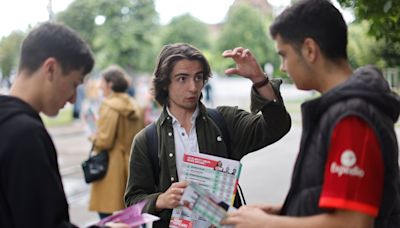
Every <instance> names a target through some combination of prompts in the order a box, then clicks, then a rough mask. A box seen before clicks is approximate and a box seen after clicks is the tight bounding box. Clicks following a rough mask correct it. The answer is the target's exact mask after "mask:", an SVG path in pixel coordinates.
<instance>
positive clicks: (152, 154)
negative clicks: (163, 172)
mask: <svg viewBox="0 0 400 228" xmlns="http://www.w3.org/2000/svg"><path fill="white" fill-rule="evenodd" d="M145 133H146V140H147V150H148V153H147V155H148V156H149V159H150V162H151V167H152V169H153V175H154V180H155V183H156V186H158V184H159V180H160V164H159V163H160V159H159V158H158V133H157V126H156V123H155V122H153V123H151V124H150V125H149V126H147V127H146V129H145Z"/></svg>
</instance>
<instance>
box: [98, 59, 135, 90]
mask: <svg viewBox="0 0 400 228" xmlns="http://www.w3.org/2000/svg"><path fill="white" fill-rule="evenodd" d="M101 74H102V77H103V78H104V80H105V81H106V82H107V83H108V82H111V83H112V85H111V90H112V91H114V92H117V93H122V92H126V90H127V89H128V86H129V82H128V79H127V73H126V72H125V70H124V69H122V68H121V67H120V66H118V65H111V66H109V67H107V68H106V69H105V70H104V71H103V72H102V73H101Z"/></svg>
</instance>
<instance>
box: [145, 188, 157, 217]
mask: <svg viewBox="0 0 400 228" xmlns="http://www.w3.org/2000/svg"><path fill="white" fill-rule="evenodd" d="M160 194H161V193H160V192H158V193H154V194H151V195H148V196H147V197H146V204H145V205H144V207H143V212H144V213H149V214H153V215H157V214H159V213H160V212H161V211H156V202H157V198H158V196H159V195H160Z"/></svg>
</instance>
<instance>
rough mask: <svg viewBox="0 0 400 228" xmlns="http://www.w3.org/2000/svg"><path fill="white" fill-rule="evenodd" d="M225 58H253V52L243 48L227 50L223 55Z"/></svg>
mask: <svg viewBox="0 0 400 228" xmlns="http://www.w3.org/2000/svg"><path fill="white" fill-rule="evenodd" d="M222 56H223V57H232V58H234V57H241V58H245V57H248V56H251V52H250V50H249V49H245V48H242V47H237V48H234V49H233V50H226V51H224V52H223V53H222Z"/></svg>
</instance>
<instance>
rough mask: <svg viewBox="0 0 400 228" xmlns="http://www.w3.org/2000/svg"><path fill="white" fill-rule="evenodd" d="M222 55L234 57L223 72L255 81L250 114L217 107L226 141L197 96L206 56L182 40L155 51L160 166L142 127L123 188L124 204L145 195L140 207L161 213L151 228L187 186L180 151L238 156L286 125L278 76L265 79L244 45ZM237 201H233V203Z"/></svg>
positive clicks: (166, 217) (165, 220) (164, 223)
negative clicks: (182, 177) (155, 170)
mask: <svg viewBox="0 0 400 228" xmlns="http://www.w3.org/2000/svg"><path fill="white" fill-rule="evenodd" d="M224 56H225V57H227V58H232V59H233V60H234V61H235V62H236V68H231V69H228V70H226V73H227V74H239V75H242V76H243V77H246V78H248V79H249V80H251V81H252V82H253V87H252V90H251V110H252V113H249V112H247V111H245V110H241V109H239V108H238V107H228V106H223V107H217V108H216V110H217V111H218V112H219V113H220V115H221V118H223V120H224V121H225V123H226V125H227V131H229V135H230V138H231V140H230V142H227V141H225V140H226V139H223V138H222V137H221V135H220V134H221V133H220V132H221V129H219V128H218V126H217V124H216V123H214V122H213V120H212V119H211V118H210V116H209V114H208V111H207V109H206V107H205V106H204V105H203V104H202V102H201V101H200V99H201V97H202V93H201V91H202V89H203V87H204V85H205V83H206V82H207V81H208V80H209V78H210V76H211V70H210V66H209V64H208V61H207V59H206V58H205V56H204V55H203V54H202V53H201V52H200V51H199V50H198V49H196V48H195V47H193V46H191V45H189V44H184V43H177V44H168V45H165V46H164V47H163V48H162V50H161V52H160V54H159V57H158V63H157V66H156V67H155V70H154V78H153V87H154V91H153V92H154V95H155V99H156V100H157V101H158V102H159V103H160V104H161V105H162V106H163V111H162V113H161V114H160V116H159V118H158V119H157V121H156V128H157V132H158V139H159V140H158V141H159V142H160V144H159V145H158V148H159V151H158V153H159V166H160V171H159V173H158V174H159V175H156V174H155V173H153V167H152V162H151V160H150V159H149V156H151V155H149V154H148V153H149V152H148V151H149V149H148V147H147V140H148V139H147V138H146V133H145V131H144V130H142V131H140V132H139V133H138V134H137V135H136V137H135V139H134V142H133V144H132V154H131V159H130V171H129V178H128V184H127V188H126V193H125V203H126V205H127V206H129V205H132V204H135V203H137V202H140V201H142V200H146V205H145V208H144V212H148V213H152V214H154V215H157V216H159V217H160V218H161V220H160V221H157V222H155V223H154V225H153V227H156V228H157V227H168V225H169V222H170V218H171V213H172V209H173V208H175V207H177V206H178V203H179V200H180V198H181V196H182V192H183V189H184V188H185V187H186V186H187V183H186V182H185V181H183V180H180V179H179V177H180V175H181V164H182V160H183V154H184V153H206V154H211V155H214V156H219V157H226V158H230V159H234V160H240V159H241V158H242V157H243V156H245V155H246V154H249V153H251V152H253V151H256V150H258V149H261V148H263V147H265V146H267V145H270V144H272V143H274V142H276V141H277V140H279V139H280V138H282V137H283V136H284V135H285V134H286V133H287V132H288V131H289V129H290V125H291V120H290V116H289V114H288V113H287V111H286V109H285V106H284V104H283V100H282V97H281V96H280V92H279V86H280V83H281V81H280V80H278V81H269V80H268V78H267V77H266V76H265V75H264V73H263V72H262V70H261V67H260V66H259V64H258V63H257V61H256V59H255V58H254V56H253V55H252V53H251V52H250V51H249V50H248V49H245V48H235V49H234V50H227V51H225V52H224ZM225 143H229V145H227V144H225ZM228 146H229V147H231V148H232V150H231V151H229V150H228V149H227V148H228ZM156 176H159V178H158V179H156ZM239 204H240V203H239V202H238V201H237V200H236V205H239ZM208 226H209V224H207V223H204V221H195V222H194V227H208Z"/></svg>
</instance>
